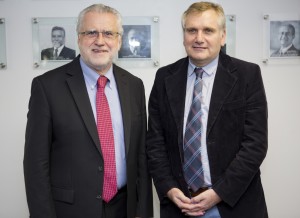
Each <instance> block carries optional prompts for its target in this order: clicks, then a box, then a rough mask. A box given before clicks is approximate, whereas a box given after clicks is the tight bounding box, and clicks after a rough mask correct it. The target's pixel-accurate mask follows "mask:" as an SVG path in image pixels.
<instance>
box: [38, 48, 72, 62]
mask: <svg viewBox="0 0 300 218" xmlns="http://www.w3.org/2000/svg"><path fill="white" fill-rule="evenodd" d="M53 52H54V48H46V49H44V50H42V52H41V59H42V60H54V57H53ZM75 57H76V52H75V50H73V49H71V48H68V47H66V46H64V47H63V49H62V50H61V52H60V54H59V56H58V57H57V59H55V60H72V59H74V58H75Z"/></svg>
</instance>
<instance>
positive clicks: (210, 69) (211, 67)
mask: <svg viewBox="0 0 300 218" xmlns="http://www.w3.org/2000/svg"><path fill="white" fill-rule="evenodd" d="M218 62H219V55H218V56H217V57H216V58H215V59H214V60H213V61H212V62H210V63H209V64H207V65H205V66H204V67H202V69H203V70H204V74H203V76H204V77H205V76H211V75H212V74H213V73H215V72H216V70H217V67H218ZM196 67H197V66H196V65H194V64H193V63H192V62H191V59H189V66H188V68H189V70H188V76H191V75H192V74H193V73H194V70H195V68H196ZM205 74H206V75H205Z"/></svg>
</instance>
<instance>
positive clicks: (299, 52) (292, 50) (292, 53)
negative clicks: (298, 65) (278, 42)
mask: <svg viewBox="0 0 300 218" xmlns="http://www.w3.org/2000/svg"><path fill="white" fill-rule="evenodd" d="M280 50H281V49H278V50H277V51H275V52H274V53H272V55H271V57H292V56H300V50H298V49H297V48H296V47H295V46H294V45H292V46H291V47H290V48H289V49H288V50H287V51H286V52H285V53H284V54H281V53H280Z"/></svg>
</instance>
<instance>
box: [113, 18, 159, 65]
mask: <svg viewBox="0 0 300 218" xmlns="http://www.w3.org/2000/svg"><path fill="white" fill-rule="evenodd" d="M158 24H159V18H158V17H124V18H123V30H124V32H123V36H122V47H121V49H120V51H119V52H118V56H117V59H116V60H115V62H116V64H118V65H120V66H122V67H129V68H137V67H158V66H159V38H158V35H159V34H158V31H159V28H158V27H159V26H158Z"/></svg>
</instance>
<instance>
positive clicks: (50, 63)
mask: <svg viewBox="0 0 300 218" xmlns="http://www.w3.org/2000/svg"><path fill="white" fill-rule="evenodd" d="M76 22H77V18H75V17H57V18H56V17H55V18H51V17H35V18H32V45H33V67H34V68H55V67H58V66H61V65H64V64H66V63H68V62H70V61H72V60H73V59H74V58H75V57H76V55H77V54H79V49H78V46H77V33H76ZM57 29H58V31H56V32H54V30H57ZM61 29H63V32H64V42H65V43H64V48H63V50H61V51H60V54H59V55H58V57H54V56H55V54H54V48H53V46H54V43H55V40H56V39H54V37H59V35H58V36H57V35H55V34H56V33H59V34H61V31H59V30H61Z"/></svg>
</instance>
